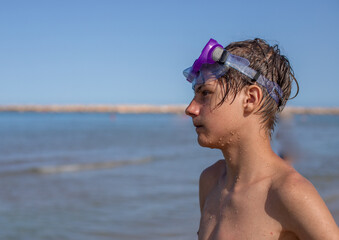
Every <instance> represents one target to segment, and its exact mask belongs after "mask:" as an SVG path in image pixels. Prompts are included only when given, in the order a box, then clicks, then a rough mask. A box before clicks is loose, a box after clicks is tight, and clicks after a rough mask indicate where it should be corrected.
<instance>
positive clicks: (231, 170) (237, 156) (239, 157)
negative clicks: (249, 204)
mask: <svg viewBox="0 0 339 240" xmlns="http://www.w3.org/2000/svg"><path fill="white" fill-rule="evenodd" d="M258 132H259V133H258ZM232 138H233V140H232ZM221 150H222V152H223V155H224V158H225V161H226V172H227V175H226V179H225V180H226V184H227V186H226V187H228V188H235V187H236V186H241V185H244V184H251V183H253V182H255V181H257V180H260V179H261V178H264V177H267V176H268V175H270V174H271V173H272V171H270V166H271V165H272V163H273V160H275V159H276V155H275V153H274V152H273V150H272V148H271V144H270V137H269V136H267V134H265V133H264V131H263V129H252V130H251V129H246V131H242V132H238V133H235V134H233V135H232V137H231V139H230V140H229V141H228V144H227V145H226V147H225V148H223V149H221Z"/></svg>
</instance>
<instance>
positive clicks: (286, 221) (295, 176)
mask: <svg viewBox="0 0 339 240" xmlns="http://www.w3.org/2000/svg"><path fill="white" fill-rule="evenodd" d="M269 195H270V197H269V198H268V199H270V201H271V204H270V205H271V206H272V208H271V209H272V215H273V217H274V215H276V218H278V220H279V221H280V222H281V223H282V225H283V227H284V229H285V230H287V231H291V232H294V233H295V234H296V235H297V236H298V237H299V238H300V239H329V240H330V239H333V240H334V239H339V230H338V227H337V225H336V223H335V221H334V219H333V217H332V215H331V213H330V212H329V210H328V208H327V206H326V204H325V203H324V201H323V200H322V198H321V197H320V195H319V193H318V192H317V190H316V189H315V187H314V186H313V185H312V183H311V182H310V181H308V180H307V179H306V178H304V177H303V176H302V175H301V174H299V173H298V172H297V171H296V170H294V169H293V168H288V169H285V170H284V171H282V173H281V174H279V176H278V177H277V178H276V179H274V180H273V182H272V186H271V189H270V191H269Z"/></svg>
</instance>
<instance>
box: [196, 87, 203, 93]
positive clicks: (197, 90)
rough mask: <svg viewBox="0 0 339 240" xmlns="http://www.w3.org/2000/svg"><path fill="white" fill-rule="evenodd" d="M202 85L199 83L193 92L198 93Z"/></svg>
mask: <svg viewBox="0 0 339 240" xmlns="http://www.w3.org/2000/svg"><path fill="white" fill-rule="evenodd" d="M203 86H204V85H200V86H199V87H198V88H197V89H195V90H194V93H199V92H200V91H201V88H202V87H203Z"/></svg>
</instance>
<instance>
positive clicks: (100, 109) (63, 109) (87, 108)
mask: <svg viewBox="0 0 339 240" xmlns="http://www.w3.org/2000/svg"><path fill="white" fill-rule="evenodd" d="M185 108H186V105H0V112H39V113H49V112H53V113H121V114H124V113H129V114H142V113H154V114H161V113H164V114H165V113H172V114H184V113H185ZM282 114H283V115H285V114H286V115H289V114H310V115H339V107H334V108H325V107H286V108H285V109H284V110H283V112H282Z"/></svg>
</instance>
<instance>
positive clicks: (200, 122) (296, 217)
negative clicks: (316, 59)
mask: <svg viewBox="0 0 339 240" xmlns="http://www.w3.org/2000/svg"><path fill="white" fill-rule="evenodd" d="M184 75H185V76H186V78H187V80H188V81H189V82H192V83H193V89H194V91H195V96H194V98H193V100H192V102H191V103H190V104H189V106H188V107H187V109H186V114H187V115H189V116H190V117H192V120H193V124H194V126H195V127H196V132H197V135H198V142H199V144H200V145H201V146H203V147H210V148H217V149H220V150H221V151H222V153H223V155H224V158H225V159H224V160H219V161H217V162H216V163H214V164H213V165H211V166H210V167H208V168H207V169H205V170H204V171H203V172H202V174H201V176H200V182H199V200H200V210H201V220H200V228H199V231H198V236H199V239H200V240H207V239H208V240H219V239H220V240H221V239H225V240H242V239H258V240H264V239H276V240H278V239H279V240H287V239H303V240H309V239H319V240H330V239H331V240H338V239H339V229H338V227H337V225H336V223H335V221H334V219H333V218H332V216H331V214H330V212H329V210H328V209H327V207H326V205H325V203H324V202H323V200H322V199H321V197H320V196H319V194H318V193H317V191H316V190H315V188H314V187H313V185H312V184H311V183H310V182H309V181H307V180H306V179H305V178H304V177H302V176H301V175H300V174H299V173H298V172H296V170H294V169H293V168H292V167H291V166H290V165H289V164H287V163H286V162H284V161H283V160H282V159H281V158H279V157H278V156H277V155H276V154H275V153H274V152H273V150H272V148H271V145H270V138H271V132H272V131H273V128H274V125H275V121H276V114H277V113H279V112H281V111H282V110H283V108H284V106H285V104H286V101H287V100H288V98H289V96H290V92H291V85H292V81H293V80H294V81H295V82H296V83H297V81H296V79H295V78H294V75H293V70H292V68H291V66H290V64H289V62H288V60H287V59H286V58H285V57H284V56H282V55H280V51H279V49H278V47H277V46H273V47H271V46H269V45H268V44H267V43H266V42H265V41H264V40H261V39H254V40H247V41H242V42H235V43H231V44H230V45H228V46H227V47H226V48H225V49H223V48H222V46H221V45H220V44H218V43H217V42H216V41H215V40H213V39H211V40H210V41H209V42H208V43H207V45H206V46H205V48H204V49H203V51H202V53H201V55H200V57H199V58H198V59H197V60H196V61H195V63H194V64H193V66H192V67H191V68H188V69H186V70H185V71H184ZM297 86H298V84H297Z"/></svg>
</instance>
